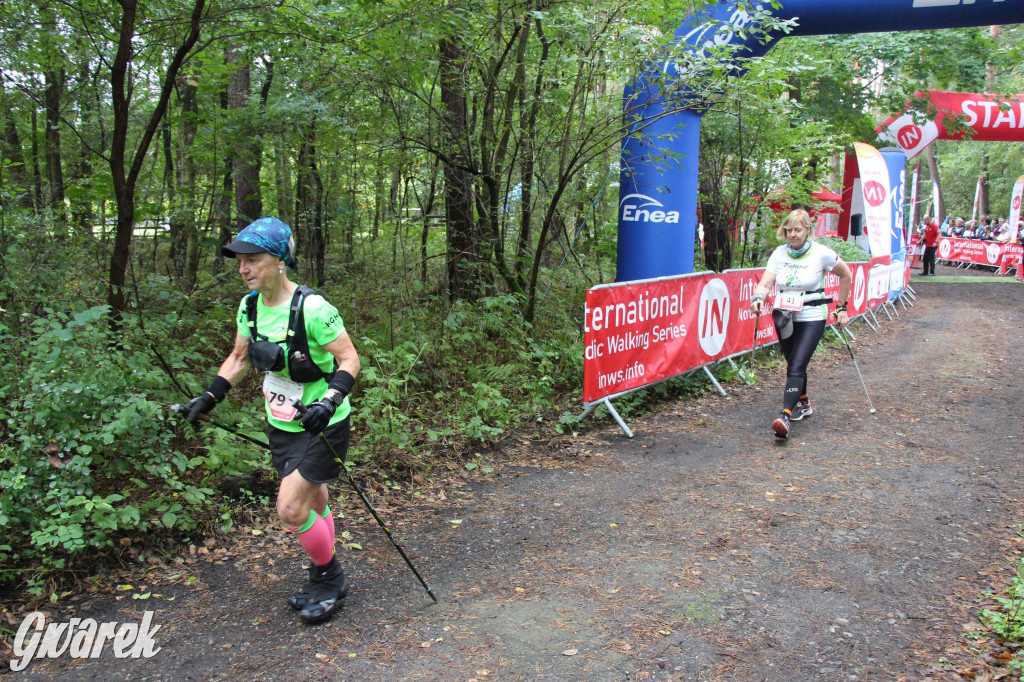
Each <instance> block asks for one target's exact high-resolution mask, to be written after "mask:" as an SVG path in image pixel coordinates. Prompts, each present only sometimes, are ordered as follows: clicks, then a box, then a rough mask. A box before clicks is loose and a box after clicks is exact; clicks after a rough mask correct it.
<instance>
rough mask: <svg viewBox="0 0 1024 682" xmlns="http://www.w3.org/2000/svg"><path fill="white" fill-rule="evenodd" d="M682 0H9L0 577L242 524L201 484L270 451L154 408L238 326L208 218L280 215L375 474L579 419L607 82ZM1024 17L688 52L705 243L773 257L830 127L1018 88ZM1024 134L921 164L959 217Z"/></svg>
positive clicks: (599, 269)
mask: <svg viewBox="0 0 1024 682" xmlns="http://www.w3.org/2000/svg"><path fill="white" fill-rule="evenodd" d="M700 6H701V3H699V2H698V3H693V2H653V3H652V2H645V3H637V2H626V1H621V0H588V2H577V1H575V0H566V1H564V2H551V1H549V0H524V1H518V0H517V1H512V2H507V1H504V0H503V1H502V2H493V1H491V0H448V1H445V2H407V1H405V0H376V1H371V0H366V1H356V2H350V3H344V4H341V3H323V2H321V3H314V2H306V1H305V0H283V1H277V2H254V1H242V2H231V1H228V2H212V1H211V0H191V1H190V2H188V3H175V2H165V1H163V0H149V1H140V0H120V1H119V2H110V1H108V0H76V2H74V3H71V2H59V1H54V2H39V3H29V2H23V1H19V0H12V1H11V2H5V3H3V4H2V5H0V129H2V140H0V342H2V344H3V346H4V348H5V359H4V362H3V363H2V368H0V372H2V376H0V527H3V528H4V533H3V535H2V537H0V584H3V583H6V584H8V585H9V586H12V585H13V586H18V587H20V588H23V589H26V590H28V591H29V592H31V593H33V594H36V595H37V596H43V597H45V596H47V595H50V596H51V597H52V599H54V600H56V599H57V597H58V593H57V591H56V590H54V585H55V584H56V583H55V579H56V578H57V577H59V576H61V575H65V574H68V573H71V574H73V573H74V572H75V571H76V570H88V568H87V567H88V566H89V565H91V562H93V561H94V560H95V559H96V558H97V557H101V556H110V555H117V554H118V553H119V552H122V551H123V552H128V551H129V550H128V548H129V547H131V546H132V543H131V542H130V541H129V542H125V539H129V540H130V538H131V537H132V536H138V535H141V534H146V533H155V532H159V533H161V534H164V535H174V534H175V533H178V534H184V533H192V532H197V531H199V532H202V529H203V528H205V527H211V526H213V525H220V526H224V527H229V526H230V524H231V523H232V514H233V513H235V511H237V509H238V504H237V502H230V503H229V502H228V500H227V499H226V498H225V497H224V496H223V494H222V490H221V488H222V486H221V483H222V482H223V481H224V480H225V479H227V478H229V477H232V476H234V475H236V474H240V473H245V472H251V471H257V472H264V473H265V474H266V476H267V478H271V477H272V471H271V470H270V469H269V463H268V462H267V461H266V459H265V457H264V456H263V453H262V452H260V451H253V450H251V449H248V448H246V447H243V446H240V445H239V444H238V443H237V442H236V441H234V440H232V438H231V436H230V435H227V434H224V433H222V432H218V431H216V430H215V429H204V430H202V431H200V432H198V433H194V432H192V431H191V430H190V429H188V428H187V427H185V428H183V427H182V426H181V424H180V423H179V422H178V421H177V420H176V419H175V418H173V417H172V416H171V415H169V413H168V411H167V406H168V405H169V404H170V403H174V402H184V401H186V400H187V399H188V398H189V397H190V396H191V395H194V394H196V393H197V392H199V391H201V390H202V389H203V387H205V386H206V384H207V383H208V382H209V379H210V378H212V376H213V374H214V372H215V368H216V366H217V364H218V363H219V362H220V360H221V359H222V358H223V357H224V356H225V355H226V353H227V351H228V349H229V348H230V345H231V341H232V338H233V335H234V323H233V316H234V312H235V310H236V307H237V304H238V300H239V298H240V297H241V296H242V295H243V294H244V293H245V289H244V287H243V286H242V285H241V284H240V283H239V281H238V279H237V274H236V272H235V269H234V268H235V265H234V262H233V261H225V260H224V259H223V258H222V257H221V256H220V253H219V248H218V247H219V245H220V244H223V243H226V242H227V241H229V240H230V239H231V237H232V236H233V234H234V233H236V232H237V231H238V230H239V229H241V228H242V227H244V226H245V225H246V224H248V223H249V222H250V221H252V220H253V219H256V218H258V217H261V216H263V215H274V216H277V217H279V218H280V219H281V220H283V221H284V222H286V223H288V224H289V225H291V226H292V227H293V229H294V231H295V235H296V238H297V241H298V253H299V262H300V270H299V274H298V276H297V277H295V279H297V281H299V282H301V283H305V284H309V285H311V286H313V287H315V288H317V289H318V290H320V291H321V292H322V293H323V294H324V295H325V297H326V298H327V299H328V300H329V301H331V302H332V303H334V304H335V305H336V306H337V307H338V308H339V309H340V310H341V312H342V315H343V317H344V319H345V324H346V327H347V328H348V331H349V333H350V335H351V336H352V338H353V340H354V341H355V344H356V347H357V349H358V350H359V353H360V355H361V357H362V364H363V370H362V373H361V374H360V377H359V380H358V383H357V388H356V391H355V394H354V398H355V401H354V410H355V413H356V417H355V419H356V427H355V432H356V437H355V441H354V447H353V449H352V453H351V458H352V460H353V461H354V462H356V463H357V464H358V466H360V467H362V468H364V469H365V472H366V474H367V475H369V476H373V477H374V478H376V479H377V480H378V481H381V482H383V483H384V484H385V485H388V486H395V487H402V486H405V485H409V481H410V480H412V478H413V476H419V475H422V474H425V473H427V472H428V471H429V470H430V469H431V468H433V467H435V466H439V465H452V464H453V465H455V466H459V467H467V468H472V467H475V466H477V465H478V464H479V462H480V460H481V455H480V452H481V451H483V450H484V447H485V446H486V445H487V444H489V443H493V442H495V441H497V440H498V439H500V438H501V437H502V435H503V434H504V433H506V432H507V431H508V430H509V429H511V428H513V427H517V426H519V425H522V424H525V423H533V424H535V427H531V428H535V429H536V430H538V431H545V430H548V431H550V430H561V429H564V428H575V427H576V417H575V416H574V415H575V414H577V413H578V412H579V409H578V407H579V406H578V401H579V391H580V387H581V385H582V372H583V352H582V351H583V343H582V325H581V318H582V312H583V301H584V295H585V292H586V289H587V288H588V287H590V286H593V285H595V284H598V283H602V282H608V281H611V280H613V279H614V277H615V248H616V218H617V202H618V191H617V183H618V171H619V154H618V152H619V145H620V142H621V139H622V134H623V125H624V121H626V120H627V118H628V117H626V116H624V113H623V110H622V90H623V85H624V84H625V83H626V82H627V81H628V80H629V78H630V77H631V75H633V74H636V73H638V72H639V71H640V69H641V68H642V66H643V64H644V61H645V60H646V59H649V58H651V57H652V56H653V55H657V54H664V53H665V52H666V51H668V52H671V49H672V48H671V47H669V46H667V43H668V41H669V39H670V38H671V34H672V31H673V30H674V29H675V27H676V26H678V24H679V23H681V22H682V20H683V19H684V18H685V17H686V16H687V15H689V14H690V13H692V12H693V11H695V10H697V9H699V7H700ZM1022 34H1024V31H1022V29H1021V28H1020V26H1013V27H1001V28H998V29H996V28H988V27H985V28H978V29H957V30H945V31H928V32H909V33H892V34H872V35H860V36H823V37H817V38H799V39H797V38H791V39H786V40H783V41H781V42H780V43H779V44H778V45H777V46H776V47H775V48H773V49H772V50H771V51H770V52H769V53H768V55H767V56H766V57H764V58H762V59H759V60H756V61H751V62H746V63H741V60H740V59H739V58H737V57H736V56H735V55H730V54H728V53H721V54H717V55H714V56H713V57H712V59H713V60H714V63H713V64H709V65H706V66H707V67H708V68H701V69H695V70H693V72H692V73H693V75H692V76H691V77H690V79H689V80H688V81H686V83H684V85H685V88H686V89H687V92H688V93H689V94H690V95H691V97H690V98H689V99H686V100H680V101H679V106H706V107H710V109H709V113H708V114H707V115H706V116H705V117H704V124H703V130H702V137H703V139H702V152H701V159H700V189H701V197H700V206H701V211H702V215H703V219H704V223H705V227H706V229H707V230H708V233H709V235H711V238H709V239H708V240H707V244H708V248H707V249H706V250H703V249H701V248H700V247H699V245H695V246H694V248H695V249H696V250H697V252H698V253H697V262H698V263H699V266H698V269H700V268H702V267H705V266H708V267H710V268H711V269H717V270H721V269H725V268H727V267H746V266H753V265H758V264H761V263H763V260H764V258H765V257H766V256H767V254H768V252H769V251H770V250H771V248H773V247H774V246H775V244H776V242H775V241H774V228H775V223H774V222H773V220H775V218H774V216H773V215H772V214H771V212H770V211H768V210H767V209H766V208H765V203H766V202H767V200H768V198H769V197H772V196H778V188H780V187H785V188H786V189H785V196H786V198H787V199H789V200H792V201H797V202H799V201H806V200H807V196H808V194H809V192H810V191H812V190H813V189H815V188H816V187H817V184H818V183H819V182H824V183H825V184H826V185H828V186H830V187H831V188H832V189H837V188H838V179H837V177H836V173H837V172H838V171H837V169H838V168H839V167H840V166H839V159H840V158H841V155H842V153H843V152H844V150H846V149H847V148H849V147H850V145H851V144H852V143H853V142H855V141H869V142H871V141H875V134H874V129H875V126H876V124H877V123H878V122H879V121H881V120H883V119H884V118H885V116H886V115H888V114H889V113H892V112H894V111H897V110H899V109H901V108H902V106H903V105H904V104H905V102H906V101H907V99H908V98H909V97H910V96H911V95H912V93H913V92H915V91H917V90H919V89H921V88H923V87H930V88H939V89H949V90H956V91H965V92H982V91H989V92H998V93H1007V94H1013V93H1018V92H1021V91H1024V82H1022V80H1024V74H1022V63H1024V62H1022V59H1021V45H1022V44H1024V42H1022V40H1021V38H1022V37H1024V36H1022ZM737 65H739V66H742V68H745V69H747V70H748V71H747V73H746V75H744V76H743V77H742V78H735V77H731V76H729V69H730V68H731V67H733V66H737ZM633 123H635V121H634V122H633ZM640 127H641V128H642V125H641V126H640ZM1021 158H1024V147H1022V145H1021V144H1014V143H971V142H940V143H938V144H936V145H933V147H932V148H931V149H930V150H929V158H928V161H929V163H928V164H926V166H930V170H929V169H928V167H926V168H925V172H924V173H923V176H922V181H923V183H924V184H923V185H922V186H924V187H927V186H928V184H927V183H928V182H929V180H930V178H931V176H932V175H934V176H935V177H937V178H939V179H940V180H941V187H942V193H943V202H944V204H945V206H946V207H947V210H946V211H945V212H946V213H953V214H958V215H965V217H967V216H968V215H969V213H970V210H971V207H972V204H973V200H974V192H975V184H976V181H977V178H978V177H979V176H981V177H983V178H984V180H985V188H986V194H985V195H983V197H982V212H983V213H991V214H992V215H1005V214H1006V213H1008V209H1009V205H1008V204H1009V196H1010V191H1011V188H1012V186H1013V183H1014V181H1015V179H1016V178H1017V177H1018V176H1019V175H1021V173H1022V172H1024V167H1022V165H1021ZM667 162H669V161H667ZM772 190H776V192H775V193H774V194H772ZM1004 204H1005V206H1004ZM730 227H733V228H734V229H731V230H730V229H728V228H730ZM737 227H738V228H740V229H736V228H737ZM700 390H702V388H701V386H700V385H698V384H697V383H696V382H695V381H694V380H692V379H686V378H684V379H680V380H677V381H675V382H669V383H667V384H662V385H659V386H658V387H657V388H655V389H651V390H649V391H647V392H646V393H642V394H639V395H637V396H634V397H631V398H629V399H626V400H623V401H622V405H621V407H620V409H621V410H622V411H624V412H626V413H627V414H628V413H629V412H630V411H631V410H637V409H642V408H643V405H644V402H645V401H648V400H651V399H656V398H657V397H659V396H664V395H667V394H669V395H680V394H685V393H686V392H687V391H700ZM259 395H260V393H259V384H258V379H257V377H256V376H255V373H253V374H252V375H250V376H249V377H248V378H247V379H246V380H245V381H244V382H243V383H242V384H241V385H240V386H237V387H235V389H234V390H233V391H232V393H231V394H230V396H229V399H228V400H227V401H226V402H225V403H224V404H222V405H221V406H219V407H218V408H217V411H216V416H217V417H218V418H219V419H221V420H223V421H225V422H228V423H231V424H237V425H238V426H239V428H240V429H242V430H245V431H248V432H250V433H258V432H259V431H260V430H261V428H262V423H263V416H262V415H263V411H262V405H261V401H260V400H259V399H258V398H259ZM245 494H246V495H248V498H247V499H249V500H250V501H253V502H254V503H259V502H261V501H265V500H261V499H260V498H259V496H258V495H257V494H253V493H251V492H250V493H245ZM136 546H137V544H136Z"/></svg>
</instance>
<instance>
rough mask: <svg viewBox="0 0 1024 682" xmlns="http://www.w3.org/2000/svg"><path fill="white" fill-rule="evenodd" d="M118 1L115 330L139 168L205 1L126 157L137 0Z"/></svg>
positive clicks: (113, 157)
mask: <svg viewBox="0 0 1024 682" xmlns="http://www.w3.org/2000/svg"><path fill="white" fill-rule="evenodd" d="M119 3H120V5H121V17H120V27H119V36H118V45H117V52H116V54H115V55H114V59H113V62H112V63H111V67H110V85H111V101H112V104H113V113H114V131H113V135H112V137H111V146H110V174H111V178H112V180H113V185H114V199H115V202H116V204H117V232H116V234H115V236H114V249H113V251H112V252H111V254H110V275H109V279H108V282H107V304H108V305H109V306H110V312H111V325H112V326H113V327H114V329H115V330H116V329H117V328H118V327H119V326H120V323H121V318H122V315H123V313H124V310H125V302H126V297H125V291H124V286H125V281H126V279H127V274H128V259H129V256H130V251H131V243H132V230H133V228H134V226H135V185H136V182H137V181H138V177H139V173H140V172H141V171H142V164H143V162H144V161H145V158H146V153H147V151H148V150H149V145H150V144H151V143H152V141H153V136H154V135H155V134H156V131H157V127H158V126H159V124H160V120H161V119H162V118H163V116H164V112H166V111H167V102H168V101H169V100H170V97H171V92H172V91H173V89H174V82H175V80H176V79H177V77H178V71H179V70H180V69H181V65H182V64H183V63H184V62H185V57H186V56H187V55H188V53H189V51H190V50H191V49H192V46H193V45H195V43H196V41H197V40H198V39H199V26H200V23H201V21H202V15H203V8H204V6H205V4H206V0H195V4H194V6H193V9H192V16H191V19H190V25H189V32H188V35H187V36H186V37H185V39H184V40H183V41H182V44H181V45H180V46H179V47H178V49H177V51H176V52H175V54H174V56H173V57H172V58H171V61H170V64H168V67H167V72H166V73H165V75H164V79H163V83H162V87H161V91H160V98H159V100H158V101H157V104H156V106H155V107H154V108H153V111H152V112H151V114H150V116H149V120H148V122H147V124H146V127H145V129H144V130H143V131H142V135H141V137H140V138H139V142H138V145H137V147H136V148H135V151H134V153H129V152H128V150H127V144H128V120H129V109H130V104H131V100H130V95H129V93H130V87H129V83H128V78H127V75H128V66H129V64H130V63H131V60H132V56H133V50H132V40H133V38H134V37H135V20H136V12H137V10H138V0H119ZM129 161H130V164H129Z"/></svg>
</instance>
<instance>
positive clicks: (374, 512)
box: [292, 398, 437, 604]
mask: <svg viewBox="0 0 1024 682" xmlns="http://www.w3.org/2000/svg"><path fill="white" fill-rule="evenodd" d="M292 406H293V407H295V409H296V410H298V411H299V414H300V415H305V414H306V406H305V405H303V404H302V401H300V400H299V399H298V398H296V399H295V400H293V401H292ZM317 436H318V437H319V438H320V442H321V443H323V444H324V447H325V448H327V452H329V453H331V457H333V458H334V461H335V462H337V463H338V464H340V465H341V468H342V470H344V472H345V475H346V476H348V482H349V483H350V484H352V489H353V490H355V491H356V494H357V495H359V499H360V500H362V501H363V504H364V505H366V508H367V510H369V512H370V514H372V515H373V518H374V519H375V520H376V521H377V525H379V526H380V528H381V530H383V531H384V535H387V536H388V540H390V541H391V544H392V545H394V546H395V549H397V550H398V553H399V554H401V555H402V558H403V559H405V564H406V566H408V567H409V570H410V571H412V574H413V575H414V576H416V579H417V580H419V581H420V585H423V589H425V590H426V591H427V594H428V595H430V598H431V599H433V600H434V603H435V604H436V603H437V597H435V596H434V593H433V592H431V590H430V587H429V586H428V585H427V581H426V580H424V579H423V576H421V575H420V572H419V571H417V570H416V567H415V566H413V565H412V561H410V560H409V557H408V556H407V555H406V553H405V550H404V549H402V546H401V545H400V544H398V541H397V540H395V538H394V536H393V535H391V529H390V528H388V526H387V524H386V523H384V520H383V519H381V518H380V515H379V514H377V510H376V509H374V508H373V505H372V504H370V500H368V499H366V494H365V493H363V491H362V489H360V487H359V486H358V485H356V480H355V479H354V478H352V474H351V472H349V470H348V467H347V466H345V462H344V460H342V459H341V458H340V457H338V453H337V452H335V450H334V446H333V445H331V442H330V441H329V440H327V436H325V435H324V432H323V431H321V432H320V433H318V434H317Z"/></svg>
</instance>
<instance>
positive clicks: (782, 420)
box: [750, 209, 853, 438]
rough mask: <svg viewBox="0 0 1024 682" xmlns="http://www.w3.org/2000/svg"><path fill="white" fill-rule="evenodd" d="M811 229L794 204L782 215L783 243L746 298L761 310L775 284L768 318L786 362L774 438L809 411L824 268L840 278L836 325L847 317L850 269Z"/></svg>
mask: <svg viewBox="0 0 1024 682" xmlns="http://www.w3.org/2000/svg"><path fill="white" fill-rule="evenodd" d="M812 230H813V226H812V224H811V217H810V216H809V215H808V214H807V211H804V210H802V209H797V210H795V211H791V212H790V214H789V215H787V216H786V219H785V220H783V221H782V225H781V226H780V227H779V229H778V232H777V233H776V234H777V236H778V238H779V239H785V240H786V244H783V245H782V246H780V247H779V248H777V249H775V251H774V252H773V253H772V255H771V257H769V259H768V264H767V265H765V271H764V276H763V277H761V281H760V282H758V284H757V287H756V288H755V289H754V295H753V296H752V297H751V300H750V310H751V312H753V313H760V312H761V309H762V308H763V307H764V304H765V299H766V298H767V296H768V293H769V292H770V291H771V290H772V287H773V286H777V287H778V293H777V295H776V296H775V301H774V304H773V310H772V321H773V322H774V323H775V331H776V334H777V335H778V337H779V346H780V348H782V354H783V355H784V356H785V358H786V365H787V367H786V389H785V392H784V393H783V396H782V413H781V414H780V415H779V417H778V418H777V419H776V420H775V421H774V422H772V431H774V432H775V435H776V437H778V438H786V437H788V436H789V430H790V423H791V422H793V421H800V420H801V419H804V418H805V417H809V416H811V414H813V410H812V409H811V400H810V398H809V397H808V393H807V365H808V363H809V362H810V361H811V356H812V355H813V354H814V350H815V349H816V348H817V347H818V342H819V341H821V337H822V334H824V332H825V322H826V320H827V319H828V303H830V302H831V299H827V298H825V289H824V287H825V272H826V271H828V272H834V273H835V274H836V275H837V276H838V277H839V303H838V305H836V308H835V315H836V324H838V325H839V327H840V328H843V327H845V326H846V324H847V323H848V322H849V318H848V316H847V313H846V304H847V300H848V299H849V296H850V284H851V282H852V280H853V277H852V275H851V272H850V268H849V266H847V265H846V263H844V262H843V259H841V258H840V257H839V256H838V255H837V254H836V252H835V251H833V250H832V249H830V248H828V247H827V246H823V245H821V244H818V243H816V242H813V241H811V240H810V236H811V234H812Z"/></svg>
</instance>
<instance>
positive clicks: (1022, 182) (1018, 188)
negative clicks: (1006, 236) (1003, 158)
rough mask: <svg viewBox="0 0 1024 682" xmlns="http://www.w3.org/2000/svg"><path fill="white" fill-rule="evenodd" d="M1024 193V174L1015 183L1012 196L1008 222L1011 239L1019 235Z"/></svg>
mask: <svg viewBox="0 0 1024 682" xmlns="http://www.w3.org/2000/svg"><path fill="white" fill-rule="evenodd" d="M1022 195H1024V175H1022V176H1020V177H1019V178H1017V182H1016V183H1014V185H1013V194H1012V195H1011V197H1010V220H1009V222H1008V223H1007V224H1008V225H1009V226H1010V240H1011V241H1013V239H1014V238H1015V237H1016V236H1017V230H1018V229H1019V227H1020V203H1021V200H1022Z"/></svg>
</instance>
